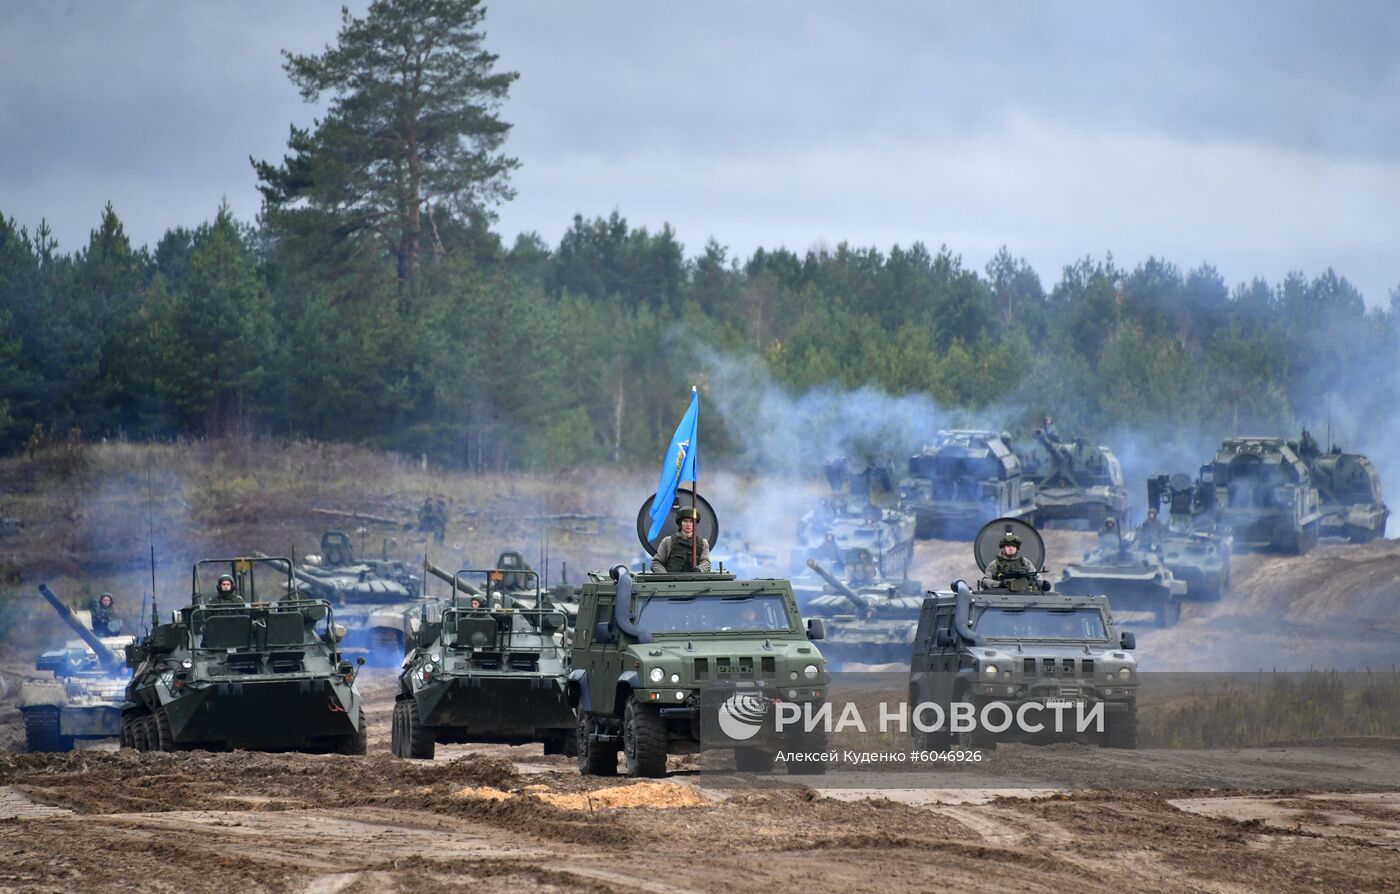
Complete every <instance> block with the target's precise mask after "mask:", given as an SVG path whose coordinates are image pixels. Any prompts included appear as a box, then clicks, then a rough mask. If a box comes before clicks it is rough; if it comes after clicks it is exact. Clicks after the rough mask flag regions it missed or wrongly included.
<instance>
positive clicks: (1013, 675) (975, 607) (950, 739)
mask: <svg viewBox="0 0 1400 894" xmlns="http://www.w3.org/2000/svg"><path fill="white" fill-rule="evenodd" d="M1008 533H1009V534H1011V535H1012V536H1013V537H1014V538H1015V539H1016V540H1017V543H1018V546H1020V547H1021V548H1022V552H1021V555H1022V556H1023V557H1024V558H1025V559H1027V560H1028V561H1029V563H1030V565H1031V566H1033V567H1035V568H1037V569H1039V568H1042V567H1043V565H1042V563H1043V560H1044V555H1045V547H1044V543H1043V541H1041V539H1040V535H1039V533H1038V532H1037V531H1036V530H1035V529H1034V528H1032V527H1030V526H1029V525H1026V524H1024V523H1023V522H1021V521H1019V520H1017V519H997V520H995V521H993V522H991V523H989V524H988V525H987V526H986V527H985V528H983V530H982V531H981V532H980V533H979V534H978V536H977V540H976V542H975V545H974V552H975V555H976V557H977V564H978V566H979V567H980V568H981V569H982V570H983V571H984V572H987V573H989V574H990V573H993V572H992V568H993V565H992V563H993V562H994V561H995V559H996V557H997V551H998V544H999V542H1001V543H1004V542H1006V541H1007V540H1008V539H1009V538H1008V537H1007V534H1008ZM1136 645H1137V643H1136V638H1135V637H1134V635H1133V634H1132V633H1129V632H1126V631H1125V632H1120V631H1119V630H1118V628H1117V626H1116V625H1115V623H1114V619H1113V613H1112V611H1111V610H1110V608H1109V600H1108V599H1107V598H1105V597H1103V596H1097V595H1095V596H1072V595H1068V594H1064V593H1057V592H1054V591H1053V590H1052V589H1050V587H1049V585H1048V584H1047V583H1044V582H1042V581H1040V580H1039V577H1038V573H1031V574H1025V575H1021V574H1013V575H1010V576H1007V577H1004V578H1000V579H998V578H995V577H990V578H989V577H984V578H982V579H981V580H980V581H979V582H978V584H977V587H976V589H973V588H971V587H969V586H968V585H967V584H966V583H965V582H964V581H961V580H959V581H954V582H953V584H952V587H951V589H950V590H949V591H948V592H931V593H930V594H929V595H928V597H927V598H926V599H925V600H924V603H923V608H922V611H921V612H920V615H919V625H918V630H917V631H916V633H915V637H914V647H913V660H912V665H911V668H910V674H909V704H910V705H911V706H915V709H916V710H917V706H919V705H924V704H932V705H937V706H938V707H939V708H940V709H941V711H942V712H943V716H944V717H945V718H946V717H949V716H951V713H952V710H953V707H952V706H953V705H954V704H955V703H967V704H971V705H972V706H973V710H974V711H975V712H976V714H978V715H981V714H982V711H983V709H984V708H985V707H986V706H987V705H988V704H990V703H992V702H1000V703H1002V704H1004V705H1005V706H1006V707H1007V708H1008V709H1009V711H1010V713H1011V715H1013V716H1015V715H1018V712H1019V711H1020V709H1021V707H1022V706H1023V705H1026V706H1030V707H1031V708H1034V709H1036V710H1035V712H1034V714H1035V716H1032V717H1031V718H1030V719H1031V720H1032V721H1033V722H1038V723H1039V724H1040V725H1041V726H1043V727H1044V729H1042V730H1040V731H1027V730H1025V729H1021V728H1019V727H1018V726H1017V725H1016V724H1012V725H1011V726H1010V728H1009V729H1007V730H1005V731H1001V732H993V731H991V730H990V729H988V728H986V727H985V726H983V725H981V724H977V725H976V726H975V727H974V728H973V729H971V730H968V731H966V732H958V733H954V732H952V731H951V729H950V727H951V724H948V723H944V724H942V725H939V724H935V723H931V722H928V719H927V718H928V715H925V724H924V725H925V726H926V727H937V728H934V729H931V730H929V731H924V730H920V729H919V728H918V724H917V723H916V724H915V732H914V735H915V740H916V743H917V745H918V746H919V747H920V748H926V749H932V750H941V749H944V748H947V747H949V746H951V745H954V744H960V745H962V746H964V747H968V748H981V749H994V748H996V746H997V743H998V741H1012V740H1019V741H1031V742H1042V741H1050V740H1055V739H1063V738H1084V739H1088V740H1089V741H1091V742H1095V743H1097V744H1099V745H1101V746H1107V747H1110V748H1136V747H1137V687H1138V667H1137V662H1136V660H1135V659H1134V658H1133V656H1132V655H1131V654H1130V652H1131V651H1132V650H1133V649H1134V648H1135V647H1136ZM1099 706H1102V707H1101V709H1100V707H1099ZM1056 710H1063V711H1064V718H1065V721H1066V723H1065V726H1064V728H1063V729H1062V730H1060V731H1058V732H1057V731H1056V730H1055V729H1054V726H1053V725H1052V723H1051V722H1050V718H1052V717H1053V716H1054V714H1053V713H1051V712H1053V711H1056ZM1096 710H1102V718H1103V724H1102V730H1099V729H1098V727H1097V724H1095V725H1094V726H1093V728H1092V729H1090V730H1089V731H1087V732H1084V731H1080V730H1079V729H1078V727H1077V726H1075V725H1074V724H1073V723H1072V722H1070V721H1071V720H1072V719H1073V718H1074V717H1075V715H1076V713H1077V712H1081V711H1082V712H1084V713H1085V714H1086V715H1089V716H1092V714H1093V712H1094V711H1096Z"/></svg>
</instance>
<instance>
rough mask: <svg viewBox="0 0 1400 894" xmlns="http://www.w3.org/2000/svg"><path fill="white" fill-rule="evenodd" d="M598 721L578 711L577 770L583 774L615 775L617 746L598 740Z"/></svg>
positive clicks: (586, 713)
mask: <svg viewBox="0 0 1400 894" xmlns="http://www.w3.org/2000/svg"><path fill="white" fill-rule="evenodd" d="M596 732H598V723H597V721H595V720H594V719H593V715H592V714H589V713H588V712H586V711H579V712H578V734H577V738H578V771H579V773H580V774H581V775H583V776H616V775H617V746H616V745H613V744H610V743H607V742H598V741H595V740H594V738H593V734H594V733H596Z"/></svg>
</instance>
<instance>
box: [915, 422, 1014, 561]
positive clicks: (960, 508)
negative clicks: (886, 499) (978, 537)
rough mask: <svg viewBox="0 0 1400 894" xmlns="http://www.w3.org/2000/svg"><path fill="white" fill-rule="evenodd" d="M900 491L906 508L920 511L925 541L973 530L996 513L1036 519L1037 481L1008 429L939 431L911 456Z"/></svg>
mask: <svg viewBox="0 0 1400 894" xmlns="http://www.w3.org/2000/svg"><path fill="white" fill-rule="evenodd" d="M899 493H900V499H899V506H900V508H901V509H903V510H904V511H906V512H909V513H911V514H912V515H913V516H914V520H915V529H914V530H915V533H916V534H917V535H918V536H919V537H920V538H921V539H925V540H926V539H928V538H931V537H948V538H956V537H963V536H967V535H971V534H973V533H975V532H976V531H977V529H978V528H979V527H980V526H982V525H983V524H985V523H986V522H988V521H990V520H991V519H994V518H999V517H1000V518H1024V519H1026V520H1027V521H1033V520H1034V518H1035V511H1036V504H1035V494H1036V488H1035V484H1034V483H1033V482H1032V481H1031V480H1030V479H1029V478H1026V477H1025V476H1024V475H1023V472H1022V468H1021V460H1020V458H1019V457H1018V456H1017V455H1016V453H1015V451H1014V450H1012V449H1011V436H1010V435H1009V434H1006V433H1004V432H1003V433H1001V434H998V433H996V432H990V431H970V430H952V431H941V432H939V433H938V438H937V440H936V441H934V442H933V443H932V444H929V445H927V446H925V447H924V448H923V449H922V450H920V451H919V452H918V453H916V454H914V456H912V457H910V459H909V477H908V478H906V479H905V480H903V481H901V482H900V485H899Z"/></svg>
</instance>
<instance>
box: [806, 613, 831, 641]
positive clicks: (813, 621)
mask: <svg viewBox="0 0 1400 894" xmlns="http://www.w3.org/2000/svg"><path fill="white" fill-rule="evenodd" d="M807 638H808V639H810V640H813V641H816V640H819V639H826V622H825V621H823V620H822V619H821V618H808V619H807Z"/></svg>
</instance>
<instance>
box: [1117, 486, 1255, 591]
mask: <svg viewBox="0 0 1400 894" xmlns="http://www.w3.org/2000/svg"><path fill="white" fill-rule="evenodd" d="M1209 475H1210V467H1209V466H1207V467H1206V468H1205V470H1204V471H1203V473H1202V477H1200V478H1197V479H1196V480H1195V481H1192V480H1191V479H1190V478H1188V477H1187V476H1186V475H1184V474H1182V473H1180V472H1178V473H1177V474H1175V475H1155V476H1153V477H1151V478H1148V479H1147V505H1148V506H1149V507H1160V508H1164V509H1166V511H1167V523H1166V524H1165V525H1164V526H1162V527H1161V529H1160V531H1159V536H1157V537H1156V539H1157V540H1158V541H1159V554H1160V555H1161V557H1162V561H1163V562H1164V563H1166V566H1167V568H1168V569H1169V570H1170V571H1171V573H1172V575H1173V576H1174V577H1175V578H1176V579H1177V580H1179V581H1181V582H1183V583H1185V584H1186V593H1185V595H1184V596H1183V598H1185V599H1192V600H1207V601H1212V602H1214V601H1218V600H1219V599H1220V596H1221V594H1222V593H1224V592H1225V591H1226V590H1227V589H1229V587H1230V552H1231V550H1232V548H1233V546H1234V538H1233V537H1231V536H1230V535H1229V534H1228V533H1222V532H1220V531H1219V530H1218V529H1217V528H1216V525H1215V486H1214V484H1212V482H1211V481H1210V478H1209ZM1141 536H1142V534H1141V532H1140V533H1139V538H1141Z"/></svg>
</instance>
